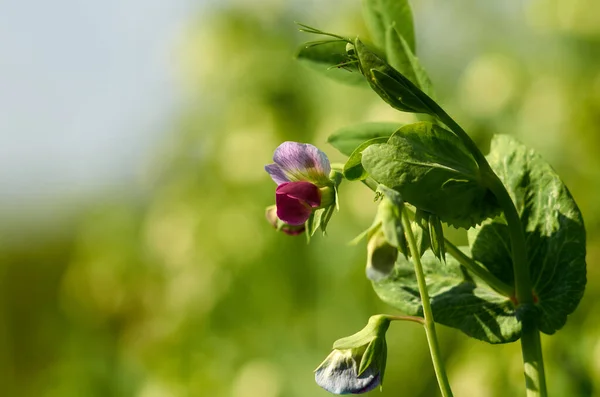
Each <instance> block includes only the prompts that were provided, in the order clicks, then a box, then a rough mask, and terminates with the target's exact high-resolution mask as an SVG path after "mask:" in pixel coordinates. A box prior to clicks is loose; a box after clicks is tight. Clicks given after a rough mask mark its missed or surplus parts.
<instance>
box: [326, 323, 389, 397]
mask: <svg viewBox="0 0 600 397" xmlns="http://www.w3.org/2000/svg"><path fill="white" fill-rule="evenodd" d="M389 325H390V320H389V319H388V318H386V317H385V316H381V315H377V316H372V317H371V318H370V319H369V323H368V324H367V326H366V327H365V328H363V329H362V330H361V331H359V332H357V333H356V334H354V335H352V336H349V337H347V338H342V339H339V340H337V341H336V342H335V343H334V344H333V351H332V352H331V353H330V354H329V356H327V358H326V359H325V361H323V362H322V363H321V365H319V367H318V368H317V369H316V370H315V381H316V382H317V384H318V385H319V386H321V387H322V388H323V389H325V390H327V391H328V392H330V393H334V394H360V393H366V392H368V391H370V390H373V389H374V388H375V387H377V386H378V385H381V384H382V382H383V375H384V372H385V365H386V360H387V344H386V341H385V333H386V331H387V329H388V327H389Z"/></svg>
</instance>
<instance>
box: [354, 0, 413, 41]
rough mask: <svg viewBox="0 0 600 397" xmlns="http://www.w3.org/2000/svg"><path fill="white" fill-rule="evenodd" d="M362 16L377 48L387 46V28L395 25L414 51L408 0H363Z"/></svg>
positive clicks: (411, 18)
mask: <svg viewBox="0 0 600 397" xmlns="http://www.w3.org/2000/svg"><path fill="white" fill-rule="evenodd" d="M363 17H364V19H365V22H366V24H367V27H368V28H369V32H370V33H371V37H372V38H373V42H374V43H375V44H376V45H377V46H378V47H379V48H387V44H388V42H387V36H386V33H387V30H388V28H389V27H390V26H394V25H395V26H397V27H398V30H399V33H400V34H401V35H402V37H404V39H405V40H406V43H407V44H408V46H409V48H410V49H411V50H412V51H413V52H414V51H415V31H414V24H413V17H412V11H411V9H410V4H409V2H408V0H363Z"/></svg>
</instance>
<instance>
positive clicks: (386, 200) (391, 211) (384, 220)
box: [377, 185, 408, 255]
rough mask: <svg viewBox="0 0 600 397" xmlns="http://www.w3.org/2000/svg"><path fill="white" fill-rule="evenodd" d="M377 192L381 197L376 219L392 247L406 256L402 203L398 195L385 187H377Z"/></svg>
mask: <svg viewBox="0 0 600 397" xmlns="http://www.w3.org/2000/svg"><path fill="white" fill-rule="evenodd" d="M377 192H379V193H381V194H382V195H383V198H382V199H381V203H379V207H378V209H377V218H378V219H379V220H380V221H381V229H382V230H383V234H384V235H385V238H386V240H387V241H388V242H389V243H390V244H391V245H392V246H394V247H396V248H397V249H398V250H400V251H401V252H402V253H404V255H407V252H408V248H407V245H406V238H405V236H404V226H402V210H403V209H404V201H403V200H402V197H401V196H400V193H398V192H397V191H395V190H393V189H390V188H388V187H386V186H383V185H379V187H378V188H377Z"/></svg>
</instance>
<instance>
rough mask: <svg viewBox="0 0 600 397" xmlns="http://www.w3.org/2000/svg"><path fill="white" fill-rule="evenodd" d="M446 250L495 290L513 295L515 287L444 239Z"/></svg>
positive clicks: (505, 294) (506, 294)
mask: <svg viewBox="0 0 600 397" xmlns="http://www.w3.org/2000/svg"><path fill="white" fill-rule="evenodd" d="M444 244H445V246H446V251H447V252H448V253H449V254H450V255H452V256H453V257H454V258H455V259H456V260H457V261H458V262H460V264H461V265H463V266H464V267H466V268H467V270H469V271H470V272H471V273H473V274H474V275H476V276H477V277H479V278H480V279H482V280H483V281H484V282H485V283H486V284H487V285H489V286H490V287H492V288H493V289H494V290H496V291H497V292H499V293H501V294H502V295H504V296H509V297H510V296H513V294H514V293H515V289H514V288H513V287H511V286H510V285H508V284H506V283H504V282H502V281H501V280H500V279H498V278H497V277H496V276H494V275H493V274H492V273H491V272H490V271H489V270H488V269H486V268H485V267H483V266H482V265H480V264H479V263H477V262H476V261H475V260H473V259H472V258H470V257H469V256H468V255H466V254H465V253H464V252H462V251H461V250H460V249H458V247H457V246H455V245H454V244H452V243H451V242H450V241H448V240H446V239H444Z"/></svg>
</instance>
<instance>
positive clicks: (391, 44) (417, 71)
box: [385, 25, 435, 98]
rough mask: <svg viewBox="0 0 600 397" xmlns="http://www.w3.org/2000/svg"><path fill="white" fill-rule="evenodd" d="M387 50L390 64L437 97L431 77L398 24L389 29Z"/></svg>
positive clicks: (428, 93)
mask: <svg viewBox="0 0 600 397" xmlns="http://www.w3.org/2000/svg"><path fill="white" fill-rule="evenodd" d="M385 51H386V54H387V59H388V62H389V63H390V65H392V66H393V67H394V68H395V69H396V70H398V71H399V72H400V73H402V74H403V75H404V76H405V77H406V78H407V79H409V80H410V81H411V82H412V83H413V84H414V85H416V86H417V87H419V88H420V89H421V91H423V92H424V93H425V94H427V95H428V96H429V97H430V98H434V97H435V95H434V93H433V85H432V84H431V79H430V78H429V76H428V75H427V72H426V71H425V69H423V67H422V66H421V63H420V62H419V59H417V57H416V56H415V55H414V53H413V51H412V50H411V48H410V46H409V45H408V43H407V42H406V40H405V39H404V37H402V35H401V34H400V32H399V31H398V29H397V27H396V25H391V26H389V27H388V29H387V33H386V48H385Z"/></svg>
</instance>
